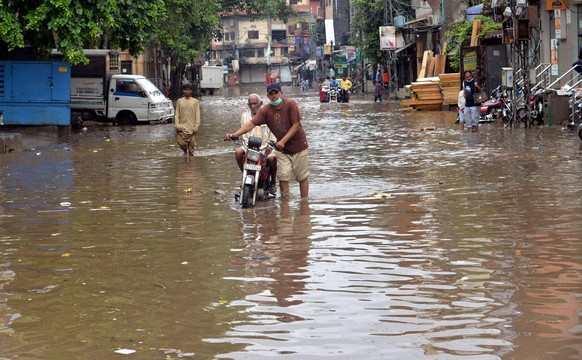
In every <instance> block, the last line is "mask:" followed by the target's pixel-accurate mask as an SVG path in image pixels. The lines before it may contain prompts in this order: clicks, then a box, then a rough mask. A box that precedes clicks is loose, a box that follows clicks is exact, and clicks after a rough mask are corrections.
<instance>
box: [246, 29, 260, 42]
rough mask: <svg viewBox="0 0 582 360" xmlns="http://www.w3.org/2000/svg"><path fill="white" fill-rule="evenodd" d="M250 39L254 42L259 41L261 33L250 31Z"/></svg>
mask: <svg viewBox="0 0 582 360" xmlns="http://www.w3.org/2000/svg"><path fill="white" fill-rule="evenodd" d="M248 37H249V39H254V40H256V39H258V38H259V31H258V30H252V31H249V36H248Z"/></svg>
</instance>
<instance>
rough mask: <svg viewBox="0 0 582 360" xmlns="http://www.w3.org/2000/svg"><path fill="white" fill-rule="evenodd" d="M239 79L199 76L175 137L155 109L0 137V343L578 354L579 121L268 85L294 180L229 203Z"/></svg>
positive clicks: (14, 350) (304, 353) (33, 349)
mask: <svg viewBox="0 0 582 360" xmlns="http://www.w3.org/2000/svg"><path fill="white" fill-rule="evenodd" d="M252 90H253V89H229V90H228V91H227V93H226V95H222V96H214V97H205V98H203V100H202V111H203V116H202V126H201V129H200V130H201V131H200V135H199V136H198V138H197V148H196V153H195V156H194V157H193V158H191V159H188V158H186V157H184V156H183V155H182V153H181V151H180V150H179V148H178V147H177V146H176V145H175V142H174V129H173V125H172V124H156V125H141V126H125V127H113V126H108V125H96V124H88V125H87V126H86V128H84V129H73V130H71V132H70V134H65V135H63V134H61V135H59V136H57V135H55V134H52V135H51V134H47V133H42V134H41V133H37V134H25V136H24V145H25V148H26V151H23V152H19V153H9V154H5V155H0V359H111V358H119V357H123V355H118V354H116V353H115V351H117V350H120V349H127V350H134V351H136V353H134V354H133V355H129V358H137V359H165V358H166V357H170V358H178V356H182V357H184V358H194V359H253V360H254V359H301V360H303V359H399V360H402V359H411V360H412V359H414V360H418V359H471V360H489V359H514V360H532V359H533V360H537V359H560V360H561V359H580V358H582V340H581V339H582V318H581V317H582V185H581V181H580V178H581V176H580V171H582V148H581V145H582V142H581V141H580V139H579V138H578V137H577V135H576V134H574V133H571V132H568V131H567V130H565V129H562V128H560V127H540V128H533V129H527V130H524V129H517V130H513V129H503V128H499V127H496V126H495V125H493V124H484V125H482V126H481V127H480V131H479V132H478V133H467V132H464V133H463V132H460V131H458V130H457V129H455V126H454V124H453V123H454V120H455V114H454V113H452V112H446V111H445V112H412V111H408V110H403V109H401V108H400V106H399V105H398V103H396V102H388V101H385V102H384V103H381V104H380V103H376V104H375V103H373V101H372V100H373V97H372V95H371V94H370V95H368V96H367V97H363V96H361V95H353V97H352V101H351V102H350V103H349V104H320V103H319V101H318V98H317V93H316V92H315V91H310V92H307V93H300V92H298V91H296V90H295V89H291V88H284V90H286V92H287V93H290V94H293V97H294V98H295V99H296V100H297V101H298V102H299V104H300V107H301V110H302V112H303V117H304V119H303V121H302V123H303V125H304V128H305V130H306V133H307V136H308V140H309V144H310V174H311V175H310V185H311V187H310V196H309V198H308V199H307V200H303V201H302V200H301V199H300V198H299V190H298V186H297V184H295V183H292V184H291V189H292V193H291V198H290V200H289V201H281V200H279V199H276V200H270V201H265V202H260V203H258V204H257V206H256V207H254V208H252V209H248V210H241V209H240V208H239V206H238V205H237V204H236V203H235V201H234V193H235V191H236V188H237V186H238V184H239V180H240V179H239V177H240V172H239V171H238V168H237V167H236V165H235V163H234V157H233V152H234V149H235V144H233V143H230V142H224V141H223V140H222V136H223V135H224V134H225V133H227V132H232V131H234V130H236V129H237V128H238V122H239V116H240V113H241V112H242V111H243V110H244V107H245V106H246V94H248V93H249V91H252ZM258 90H259V91H260V93H261V94H262V93H263V92H264V91H263V89H262V87H261V88H259V89H258ZM295 92H296V93H295ZM425 127H436V129H435V130H427V131H420V130H421V129H422V128H425ZM179 352H180V353H179Z"/></svg>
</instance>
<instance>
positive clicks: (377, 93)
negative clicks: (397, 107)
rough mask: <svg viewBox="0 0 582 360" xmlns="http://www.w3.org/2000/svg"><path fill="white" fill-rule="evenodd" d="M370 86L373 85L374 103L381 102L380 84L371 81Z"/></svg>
mask: <svg viewBox="0 0 582 360" xmlns="http://www.w3.org/2000/svg"><path fill="white" fill-rule="evenodd" d="M372 84H374V102H376V101H380V102H382V84H380V83H379V82H377V81H376V80H374V81H372Z"/></svg>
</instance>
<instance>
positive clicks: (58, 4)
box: [0, 0, 165, 64]
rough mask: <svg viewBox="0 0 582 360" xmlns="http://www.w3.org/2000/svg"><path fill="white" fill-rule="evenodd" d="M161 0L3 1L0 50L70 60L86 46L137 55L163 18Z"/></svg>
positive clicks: (77, 57) (74, 60)
mask: <svg viewBox="0 0 582 360" xmlns="http://www.w3.org/2000/svg"><path fill="white" fill-rule="evenodd" d="M164 11H165V6H164V0H151V1H147V2H144V1H137V0H12V1H9V0H3V1H2V4H1V5H0V34H2V39H1V40H0V52H1V55H3V56H4V57H5V56H7V55H8V53H10V52H12V51H14V50H16V49H19V48H24V47H30V48H32V49H35V50H37V51H38V52H39V53H40V54H41V55H47V54H48V53H49V52H50V50H51V49H57V50H59V51H61V52H62V53H63V54H64V56H65V59H67V60H68V61H70V62H71V63H73V64H75V63H79V62H86V57H85V56H84V54H83V52H82V49H83V48H86V47H100V48H101V47H120V48H123V49H128V50H129V51H130V52H131V53H132V55H138V54H139V53H140V52H141V51H142V50H143V47H142V46H141V45H142V43H143V41H144V40H145V39H147V38H148V37H150V36H151V33H150V30H151V23H152V22H154V20H155V19H157V18H160V17H163V16H164Z"/></svg>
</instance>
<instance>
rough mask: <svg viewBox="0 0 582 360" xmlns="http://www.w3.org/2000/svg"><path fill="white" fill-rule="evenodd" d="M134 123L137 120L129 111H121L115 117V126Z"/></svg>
mask: <svg viewBox="0 0 582 360" xmlns="http://www.w3.org/2000/svg"><path fill="white" fill-rule="evenodd" d="M136 123H137V118H136V117H135V114H134V113H132V112H131V111H121V112H119V113H118V114H117V116H115V124H116V125H134V124H136Z"/></svg>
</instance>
